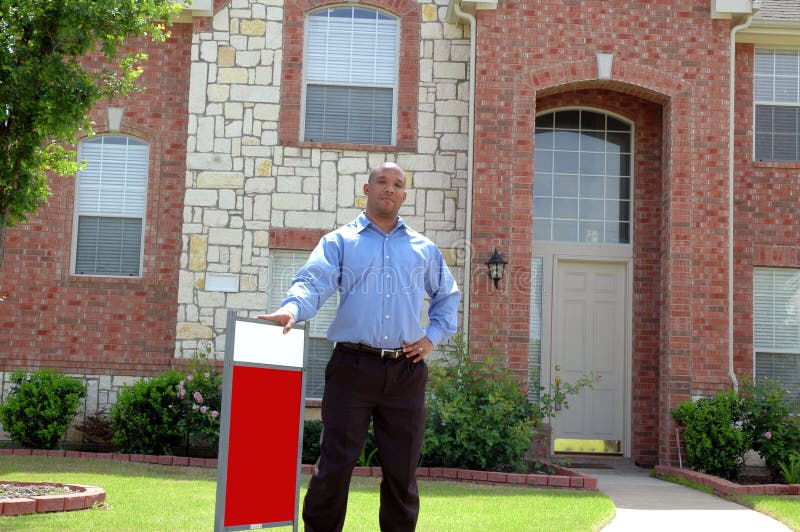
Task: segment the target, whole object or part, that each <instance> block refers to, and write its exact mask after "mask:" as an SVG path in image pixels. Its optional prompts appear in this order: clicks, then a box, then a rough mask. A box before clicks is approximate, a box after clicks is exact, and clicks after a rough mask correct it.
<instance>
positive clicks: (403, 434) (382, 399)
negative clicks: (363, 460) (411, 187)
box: [303, 345, 428, 532]
mask: <svg viewBox="0 0 800 532" xmlns="http://www.w3.org/2000/svg"><path fill="white" fill-rule="evenodd" d="M427 378H428V368H427V366H426V365H425V362H418V363H417V364H414V363H412V362H410V361H409V360H407V359H405V358H400V359H397V360H387V359H381V358H380V357H378V356H376V355H369V354H365V353H359V352H358V351H352V350H350V349H346V348H344V347H343V346H340V345H337V346H336V348H335V349H334V350H333V354H332V355H331V360H330V362H329V363H328V366H327V368H326V370H325V392H324V394H323V397H322V424H323V430H322V438H321V444H320V457H319V460H318V461H317V464H316V467H315V469H314V475H313V476H312V477H311V481H310V482H309V485H308V491H307V493H306V497H305V501H304V502H303V521H304V523H305V529H306V530H307V531H309V532H330V531H339V530H342V528H343V527H344V519H345V512H346V510H347V495H348V491H349V488H350V477H351V475H352V473H353V467H355V465H356V462H357V460H358V456H359V454H360V453H361V449H362V447H363V445H364V441H365V440H366V437H367V430H368V429H369V421H370V418H372V420H373V428H374V430H375V440H376V443H377V446H378V455H379V456H380V461H381V469H382V473H383V479H382V481H381V506H380V513H379V519H380V527H381V530H382V531H384V532H387V531H411V530H414V529H415V527H416V524H417V515H418V514H419V492H418V491H417V477H416V470H417V464H418V463H419V457H420V450H421V448H422V438H423V436H424V435H425V383H426V381H427Z"/></svg>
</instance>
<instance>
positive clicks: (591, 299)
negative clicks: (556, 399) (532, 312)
mask: <svg viewBox="0 0 800 532" xmlns="http://www.w3.org/2000/svg"><path fill="white" fill-rule="evenodd" d="M554 266H555V276H554V278H555V284H554V287H553V288H554V290H553V300H552V301H553V302H552V304H553V309H552V317H553V322H552V331H553V339H552V340H553V341H552V344H551V377H552V379H551V386H552V385H553V383H555V382H557V381H558V380H559V379H560V382H561V383H564V382H568V383H574V382H575V381H577V380H578V379H579V378H581V377H582V376H585V375H594V376H596V377H599V382H597V383H595V384H594V387H593V388H591V389H589V388H584V389H583V390H582V391H581V392H580V393H579V394H578V395H577V396H570V397H569V398H568V405H569V406H568V408H562V409H561V410H559V411H558V412H557V415H556V417H555V419H553V420H552V429H553V444H554V445H553V447H554V450H555V451H557V452H559V451H561V452H601V453H622V452H623V448H622V446H623V442H624V437H625V428H624V424H625V361H626V360H627V356H626V346H627V341H626V330H627V323H628V321H629V320H628V319H627V315H626V290H627V285H628V283H627V278H626V277H627V273H626V272H627V264H626V263H624V262H592V261H580V260H557V261H556V262H555V265H554Z"/></svg>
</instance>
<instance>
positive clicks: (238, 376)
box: [214, 311, 305, 531]
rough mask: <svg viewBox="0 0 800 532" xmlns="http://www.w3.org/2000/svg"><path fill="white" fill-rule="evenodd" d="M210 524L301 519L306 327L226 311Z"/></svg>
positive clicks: (235, 526) (231, 526)
mask: <svg viewBox="0 0 800 532" xmlns="http://www.w3.org/2000/svg"><path fill="white" fill-rule="evenodd" d="M226 335H227V336H226V341H225V363H224V373H223V389H222V425H221V427H220V439H219V460H218V467H217V504H216V513H215V519H214V530H215V531H223V530H250V529H254V528H271V527H276V526H292V527H293V530H295V531H296V530H297V527H298V508H299V493H300V462H301V457H302V456H301V455H302V453H301V448H302V443H303V397H304V390H305V376H304V372H303V362H304V355H305V330H304V328H303V327H302V326H296V327H295V328H293V329H292V330H291V331H289V333H288V334H283V327H282V326H280V325H278V324H277V323H274V322H269V321H264V320H258V319H251V318H240V317H238V316H237V315H236V313H235V312H233V311H229V312H228V326H227V331H226Z"/></svg>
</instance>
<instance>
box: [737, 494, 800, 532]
mask: <svg viewBox="0 0 800 532" xmlns="http://www.w3.org/2000/svg"><path fill="white" fill-rule="evenodd" d="M736 500H737V502H740V503H741V504H744V505H745V506H749V507H750V508H753V509H754V510H758V511H759V512H761V513H762V514H767V515H769V516H772V517H774V518H775V519H777V520H778V521H780V522H781V523H783V524H785V525H786V526H788V527H789V528H791V529H792V530H795V531H798V532H800V497H796V496H780V495H743V496H741V497H737V498H736Z"/></svg>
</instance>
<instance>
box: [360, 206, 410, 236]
mask: <svg viewBox="0 0 800 532" xmlns="http://www.w3.org/2000/svg"><path fill="white" fill-rule="evenodd" d="M355 224H356V231H357V232H359V233H360V232H361V231H363V230H364V229H366V228H367V227H369V226H370V225H371V226H372V227H374V228H375V229H376V230H377V231H380V232H381V233H383V230H382V229H381V228H380V227H378V226H377V225H375V224H374V223H372V221H371V220H370V219H369V218H367V213H366V212H365V211H362V212H361V214H359V215H358V218H356V219H355ZM401 228H402V229H403V230H405V228H406V223H405V222H404V221H403V219H402V218H401V217H400V216H398V217H397V225H395V226H394V229H392V231H391V232H390V233H389V234H392V233H394V232H395V231H397V230H399V229H401Z"/></svg>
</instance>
